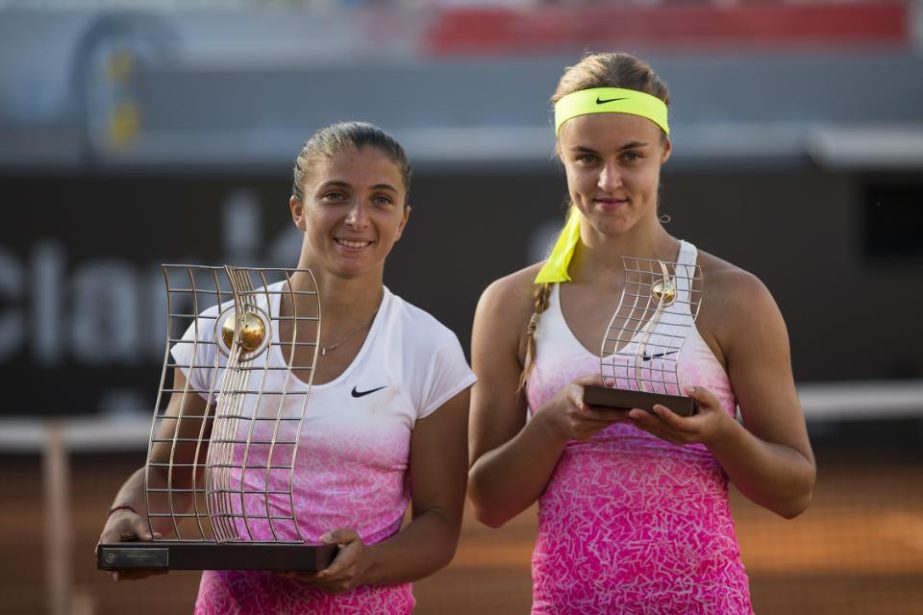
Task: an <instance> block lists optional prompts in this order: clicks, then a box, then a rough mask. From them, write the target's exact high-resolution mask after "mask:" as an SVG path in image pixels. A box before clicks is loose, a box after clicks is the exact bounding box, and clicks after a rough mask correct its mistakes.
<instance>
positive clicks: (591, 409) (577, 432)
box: [536, 374, 629, 441]
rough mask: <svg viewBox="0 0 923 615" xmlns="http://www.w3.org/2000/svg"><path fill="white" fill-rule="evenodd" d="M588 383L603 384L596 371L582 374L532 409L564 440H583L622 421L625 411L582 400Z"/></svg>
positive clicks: (626, 415) (624, 420)
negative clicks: (551, 397) (591, 373)
mask: <svg viewBox="0 0 923 615" xmlns="http://www.w3.org/2000/svg"><path fill="white" fill-rule="evenodd" d="M590 385H598V386H602V385H603V380H602V377H601V376H600V375H599V374H594V375H592V376H584V377H582V378H578V379H576V380H574V381H573V382H571V383H570V384H568V385H567V386H566V387H564V388H563V389H561V390H560V391H558V394H557V395H555V396H554V398H553V399H552V400H551V401H550V402H549V403H547V404H545V405H544V406H542V407H541V408H540V409H539V411H538V412H537V413H536V418H539V417H542V419H544V420H545V421H547V424H548V426H549V427H550V428H551V429H553V430H554V432H555V433H556V434H557V435H558V437H559V438H561V439H562V440H564V441H567V440H587V439H589V438H591V437H593V435H595V434H596V433H597V432H599V431H601V430H602V429H605V428H606V427H608V426H609V425H612V424H613V423H624V422H626V421H627V420H629V419H628V416H629V414H628V411H627V410H621V409H614V408H604V407H601V406H590V405H587V404H585V403H584V402H583V389H584V387H586V386H590Z"/></svg>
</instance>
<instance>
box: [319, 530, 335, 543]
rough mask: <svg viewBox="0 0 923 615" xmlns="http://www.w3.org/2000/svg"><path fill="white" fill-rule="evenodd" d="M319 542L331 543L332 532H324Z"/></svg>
mask: <svg viewBox="0 0 923 615" xmlns="http://www.w3.org/2000/svg"><path fill="white" fill-rule="evenodd" d="M320 540H321V542H328V543H329V542H333V532H324V533H323V534H321V537H320Z"/></svg>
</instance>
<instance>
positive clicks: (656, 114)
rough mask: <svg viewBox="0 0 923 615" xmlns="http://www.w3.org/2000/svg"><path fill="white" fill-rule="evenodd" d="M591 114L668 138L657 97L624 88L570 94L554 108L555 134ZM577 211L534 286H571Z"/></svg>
mask: <svg viewBox="0 0 923 615" xmlns="http://www.w3.org/2000/svg"><path fill="white" fill-rule="evenodd" d="M590 113H628V114H630V115H639V116H641V117H646V118H647V119H649V120H651V121H652V122H654V123H655V124H657V125H658V126H660V128H662V129H663V131H664V132H665V133H666V134H670V126H669V124H668V123H667V105H666V103H664V102H663V101H662V100H660V99H659V98H657V97H656V96H651V95H650V94H646V93H644V92H639V91H637V90H627V89H625V88H593V89H590V90H579V91H577V92H572V93H570V94H568V95H567V96H565V97H563V98H562V99H561V100H559V101H558V102H557V103H556V104H555V106H554V133H555V134H556V135H557V134H558V133H559V132H561V125H562V124H563V123H564V122H566V121H567V120H569V119H571V118H574V117H577V116H578V115H589V114H590ZM580 218H581V215H580V211H579V210H578V209H577V208H576V207H573V206H571V208H570V214H569V215H568V217H567V224H565V225H564V228H563V229H561V233H560V234H559V235H558V240H557V241H556V242H555V244H554V248H552V250H551V254H550V255H549V256H548V260H546V261H545V264H544V265H543V266H542V268H541V270H540V271H539V272H538V275H537V276H535V283H536V284H555V283H558V282H570V274H568V273H567V269H568V267H569V266H570V260H571V258H573V256H574V250H575V249H576V248H577V242H579V241H580Z"/></svg>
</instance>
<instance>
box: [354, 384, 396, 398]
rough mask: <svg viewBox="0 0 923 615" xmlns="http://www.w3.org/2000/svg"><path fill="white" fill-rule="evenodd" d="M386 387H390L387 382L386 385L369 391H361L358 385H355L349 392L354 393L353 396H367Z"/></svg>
mask: <svg viewBox="0 0 923 615" xmlns="http://www.w3.org/2000/svg"><path fill="white" fill-rule="evenodd" d="M386 388H388V385H387V384H386V385H385V386H382V387H378V388H377V389H369V390H368V391H359V390H358V389H356V387H353V390H352V391H350V392H349V394H350V395H352V396H353V397H365V396H366V395H371V394H372V393H374V392H375V391H380V390H382V389H386Z"/></svg>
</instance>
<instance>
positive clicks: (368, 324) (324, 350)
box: [320, 293, 384, 357]
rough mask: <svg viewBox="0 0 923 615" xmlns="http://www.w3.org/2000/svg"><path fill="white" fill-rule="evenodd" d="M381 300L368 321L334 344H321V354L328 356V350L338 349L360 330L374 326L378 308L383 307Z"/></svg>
mask: <svg viewBox="0 0 923 615" xmlns="http://www.w3.org/2000/svg"><path fill="white" fill-rule="evenodd" d="M383 297H384V293H382V298H383ZM381 301H382V299H381V298H380V299H379V300H378V305H376V306H375V311H374V312H372V317H371V318H369V319H368V322H364V323H362V324H361V325H359V326H358V327H356V328H355V329H353V330H352V331H350V332H349V333H347V334H346V335H345V336H343V337H342V338H340V340H339V341H337V342H335V343H333V344H330V345H329V346H321V347H320V356H322V357H324V356H327V353H328V352H330V351H333V350H336V349H337V348H339V347H340V346H342V345H343V344H345V343H346V342H348V341H349V340H350V339H352V338H353V336H355V335H356V334H357V333H359V332H360V331H362V330H364V329H367V328H369V327H371V326H372V323H373V322H375V316H377V315H378V308H380V307H381Z"/></svg>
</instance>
